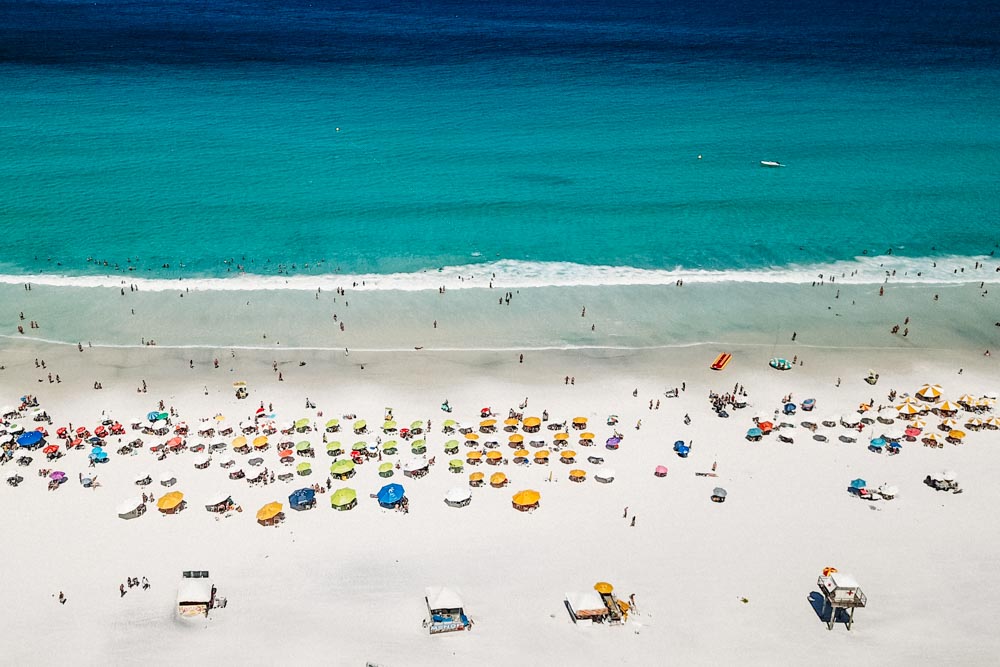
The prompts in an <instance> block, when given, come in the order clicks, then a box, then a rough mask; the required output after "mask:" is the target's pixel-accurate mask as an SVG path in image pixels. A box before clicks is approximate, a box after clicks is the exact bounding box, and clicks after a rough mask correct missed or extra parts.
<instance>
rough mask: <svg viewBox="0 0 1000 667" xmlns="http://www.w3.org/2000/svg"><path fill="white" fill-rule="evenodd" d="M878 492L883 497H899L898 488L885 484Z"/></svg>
mask: <svg viewBox="0 0 1000 667" xmlns="http://www.w3.org/2000/svg"><path fill="white" fill-rule="evenodd" d="M878 492H879V493H880V494H882V495H883V496H896V495H899V489H898V488H896V487H895V486H888V485H886V484H883V485H882V486H880V487H878Z"/></svg>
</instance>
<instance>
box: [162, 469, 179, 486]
mask: <svg viewBox="0 0 1000 667" xmlns="http://www.w3.org/2000/svg"><path fill="white" fill-rule="evenodd" d="M176 481H177V477H176V476H174V473H172V472H165V473H163V474H161V475H160V484H169V483H170V482H176Z"/></svg>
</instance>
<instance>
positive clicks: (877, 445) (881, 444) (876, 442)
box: [871, 438, 885, 449]
mask: <svg viewBox="0 0 1000 667" xmlns="http://www.w3.org/2000/svg"><path fill="white" fill-rule="evenodd" d="M871 446H872V447H874V448H875V449H880V448H882V447H885V440H883V439H882V438H875V439H874V440H872V441H871Z"/></svg>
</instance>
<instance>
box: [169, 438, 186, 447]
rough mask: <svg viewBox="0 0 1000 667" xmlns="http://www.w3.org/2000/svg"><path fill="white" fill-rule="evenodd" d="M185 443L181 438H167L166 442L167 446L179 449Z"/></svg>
mask: <svg viewBox="0 0 1000 667" xmlns="http://www.w3.org/2000/svg"><path fill="white" fill-rule="evenodd" d="M183 444H184V441H183V440H181V439H180V438H170V440H167V442H166V445H167V447H170V448H171V449H177V448H178V447H180V446H181V445H183Z"/></svg>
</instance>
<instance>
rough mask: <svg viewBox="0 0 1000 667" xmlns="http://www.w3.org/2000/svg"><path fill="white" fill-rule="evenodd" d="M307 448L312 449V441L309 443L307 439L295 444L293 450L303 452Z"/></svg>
mask: <svg viewBox="0 0 1000 667" xmlns="http://www.w3.org/2000/svg"><path fill="white" fill-rule="evenodd" d="M307 449H312V443H310V442H309V441H308V440H303V441H302V442H300V443H298V444H296V445H295V451H297V452H304V451H306V450H307Z"/></svg>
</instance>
